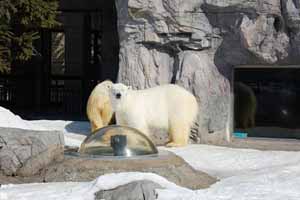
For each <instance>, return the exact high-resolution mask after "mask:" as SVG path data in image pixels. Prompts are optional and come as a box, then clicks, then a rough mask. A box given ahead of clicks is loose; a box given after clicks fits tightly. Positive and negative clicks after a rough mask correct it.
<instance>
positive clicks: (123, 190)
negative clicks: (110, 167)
mask: <svg viewBox="0 0 300 200" xmlns="http://www.w3.org/2000/svg"><path fill="white" fill-rule="evenodd" d="M155 189H162V187H161V186H160V185H159V184H157V183H155V182H153V181H148V180H143V181H134V182H131V183H128V184H126V185H122V186H119V187H117V188H114V189H111V190H102V191H99V192H96V193H95V200H102V199H105V200H115V199H118V200H155V199H157V198H156V196H157V195H156V192H155Z"/></svg>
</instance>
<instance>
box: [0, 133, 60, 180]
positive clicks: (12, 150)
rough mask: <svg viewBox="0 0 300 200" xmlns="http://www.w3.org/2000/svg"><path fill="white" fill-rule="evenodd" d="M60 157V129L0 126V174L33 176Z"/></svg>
mask: <svg viewBox="0 0 300 200" xmlns="http://www.w3.org/2000/svg"><path fill="white" fill-rule="evenodd" d="M63 158H64V137H63V134H62V133H61V132H58V131H32V130H23V129H17V128H0V176H1V175H5V176H21V177H27V176H33V175H35V174H37V173H38V172H39V171H40V170H42V169H43V168H44V167H46V166H47V165H48V164H50V163H51V162H54V161H60V160H62V159H63Z"/></svg>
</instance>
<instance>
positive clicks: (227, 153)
mask: <svg viewBox="0 0 300 200" xmlns="http://www.w3.org/2000/svg"><path fill="white" fill-rule="evenodd" d="M169 150H170V149H169ZM171 151H173V152H174V153H176V154H177V155H179V156H181V157H183V158H184V159H185V160H186V161H187V162H189V163H190V164H191V165H192V166H193V167H194V168H196V169H199V170H202V171H206V172H207V173H209V174H211V175H217V176H218V177H219V178H220V181H219V182H217V183H215V184H214V185H212V186H211V187H210V188H208V189H203V190H194V191H193V190H189V189H187V188H182V187H179V186H176V185H175V184H173V183H171V182H169V181H167V180H166V179H165V178H163V177H160V176H158V175H155V174H151V173H140V172H130V173H119V174H107V175H104V176H100V177H99V178H98V179H96V180H94V181H91V182H83V183H71V182H67V183H63V184H62V183H44V184H24V185H5V186H2V187H1V188H0V197H2V199H3V200H6V199H9V200H19V199H24V200H27V199H28V200H29V199H30V200H38V199H40V197H41V196H43V197H44V198H43V199H45V200H54V199H56V200H59V199H62V200H69V199H70V200H73V199H74V200H77V199H83V200H92V199H93V194H94V193H95V192H96V191H99V190H100V189H106V190H107V189H112V188H115V187H117V186H119V185H123V184H126V183H129V182H131V181H135V180H142V179H147V180H152V181H154V182H157V183H159V184H161V185H162V186H163V187H165V188H166V189H163V190H157V193H158V199H162V200H177V199H187V200H193V199H199V200H246V199H247V200H277V199H278V200H279V199H280V200H281V199H289V200H299V199H300V152H284V151H258V150H251V149H232V148H227V147H217V146H209V145H189V146H187V147H183V148H172V149H171ZM4 197H5V198H6V199H5V198H4ZM0 199H1V198H0ZM2 199H1V200H2Z"/></svg>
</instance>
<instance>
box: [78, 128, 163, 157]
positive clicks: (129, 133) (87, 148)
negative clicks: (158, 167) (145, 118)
mask: <svg viewBox="0 0 300 200" xmlns="http://www.w3.org/2000/svg"><path fill="white" fill-rule="evenodd" d="M157 152H158V151H157V148H156V147H155V145H154V144H153V143H152V141H151V140H150V139H149V138H148V137H147V136H146V135H144V134H143V133H142V132H140V131H138V130H137V129H134V128H131V127H127V126H119V125H111V126H106V127H103V128H100V129H98V130H96V131H95V132H94V133H93V134H92V135H90V136H89V137H87V138H86V139H85V140H84V141H83V143H82V144H81V146H80V148H79V154H80V155H93V156H124V157H131V156H138V155H155V154H157Z"/></svg>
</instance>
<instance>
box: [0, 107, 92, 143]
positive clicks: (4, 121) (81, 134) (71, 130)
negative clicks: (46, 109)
mask: <svg viewBox="0 0 300 200" xmlns="http://www.w3.org/2000/svg"><path fill="white" fill-rule="evenodd" d="M0 127H11V128H20V129H30V130H40V131H43V130H57V131H62V132H63V133H64V134H65V144H66V145H67V146H77V147H78V146H80V144H81V142H82V141H83V140H84V139H85V138H86V136H87V135H88V134H89V130H90V125H89V122H87V121H76V122H74V121H63V120H32V121H31V120H24V119H22V118H21V117H20V116H18V115H15V114H14V113H12V112H11V111H10V110H8V109H5V108H3V107H1V106H0Z"/></svg>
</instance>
